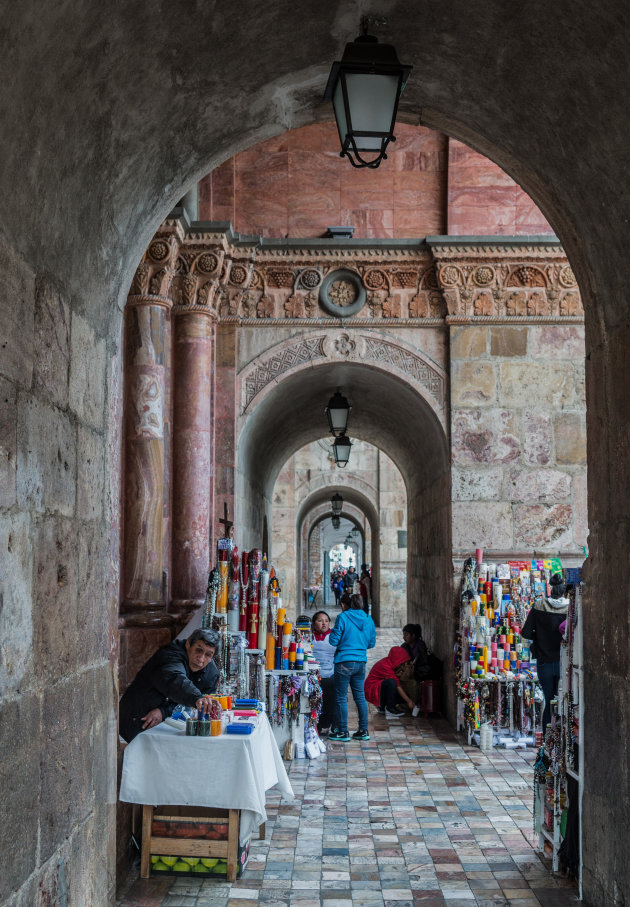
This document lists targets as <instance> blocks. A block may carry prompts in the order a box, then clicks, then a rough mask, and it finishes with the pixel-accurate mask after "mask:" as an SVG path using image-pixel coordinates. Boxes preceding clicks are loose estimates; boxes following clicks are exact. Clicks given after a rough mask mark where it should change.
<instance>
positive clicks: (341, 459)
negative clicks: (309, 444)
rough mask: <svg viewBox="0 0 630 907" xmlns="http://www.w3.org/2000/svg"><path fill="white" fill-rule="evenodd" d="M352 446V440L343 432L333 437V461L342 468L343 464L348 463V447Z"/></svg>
mask: <svg viewBox="0 0 630 907" xmlns="http://www.w3.org/2000/svg"><path fill="white" fill-rule="evenodd" d="M351 447H352V441H351V440H350V438H348V437H347V435H346V434H345V433H344V434H343V435H339V437H337V438H335V441H334V444H333V453H334V455H335V463H336V464H337V466H339V468H340V469H343V468H344V466H347V465H348V460H349V459H350V448H351Z"/></svg>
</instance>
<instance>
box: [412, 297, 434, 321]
mask: <svg viewBox="0 0 630 907" xmlns="http://www.w3.org/2000/svg"><path fill="white" fill-rule="evenodd" d="M428 316H429V300H428V297H427V294H426V293H417V294H416V295H415V296H414V297H412V299H410V300H409V317H410V318H428Z"/></svg>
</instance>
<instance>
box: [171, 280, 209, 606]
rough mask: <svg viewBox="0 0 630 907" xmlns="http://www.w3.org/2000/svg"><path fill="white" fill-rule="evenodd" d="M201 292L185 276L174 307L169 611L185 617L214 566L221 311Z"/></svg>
mask: <svg viewBox="0 0 630 907" xmlns="http://www.w3.org/2000/svg"><path fill="white" fill-rule="evenodd" d="M196 293H197V278H196V276H194V275H192V274H188V275H186V276H185V277H184V278H183V280H182V292H181V299H182V304H181V305H176V306H175V307H174V308H173V529H172V565H173V566H172V586H171V603H170V606H169V610H170V611H171V613H172V614H173V615H175V616H177V617H178V618H179V619H180V620H181V621H182V622H183V621H185V620H186V618H187V617H189V616H190V615H191V614H192V613H193V612H194V611H195V610H196V609H197V608H199V607H201V605H203V602H204V600H205V593H206V586H207V583H208V569H209V566H210V519H211V512H212V511H211V496H212V473H213V469H212V455H213V451H212V380H213V372H214V334H215V321H216V314H215V312H214V310H213V309H212V308H211V307H210V306H209V305H207V304H202V303H198V302H196ZM203 298H204V297H203V296H202V299H203ZM206 298H207V297H206Z"/></svg>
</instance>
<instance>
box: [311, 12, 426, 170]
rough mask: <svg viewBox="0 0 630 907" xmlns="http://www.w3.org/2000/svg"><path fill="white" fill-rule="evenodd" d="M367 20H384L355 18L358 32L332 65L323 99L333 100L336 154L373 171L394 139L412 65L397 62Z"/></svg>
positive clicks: (393, 50)
mask: <svg viewBox="0 0 630 907" xmlns="http://www.w3.org/2000/svg"><path fill="white" fill-rule="evenodd" d="M372 22H378V23H379V24H386V22H387V20H386V19H378V20H376V19H373V18H371V17H368V16H363V17H362V18H361V30H362V32H363V34H361V35H359V37H358V38H356V39H355V40H354V41H351V42H350V43H349V44H346V49H345V50H344V52H343V57H342V58H341V62H338V63H333V65H332V69H331V70H330V76H329V77H328V84H327V85H326V91H325V93H324V100H326V101H332V104H333V109H334V111H335V119H336V121H337V129H338V131H339V139H340V141H341V157H344V156H345V157H347V158H348V160H349V161H350V163H351V164H352V166H353V167H369V168H371V169H376V167H378V166H379V164H380V163H381V161H382V160H383V158H386V157H387V154H386V151H387V146H388V145H389V143H390V142H395V141H396V136H395V135H394V126H395V124H396V113H397V112H398V102H399V101H400V95H401V94H402V91H403V88H404V87H405V84H406V82H407V79H408V78H409V73H410V72H411V70H412V69H413V66H405V65H403V64H402V63H400V61H399V60H398V56H397V54H396V51H395V49H394V47H393V46H392V45H391V44H379V43H378V39H377V38H375V37H374V36H373V35H368V33H367V30H368V26H369V25H370V24H371V23H372ZM365 155H372V157H369V158H368V157H365Z"/></svg>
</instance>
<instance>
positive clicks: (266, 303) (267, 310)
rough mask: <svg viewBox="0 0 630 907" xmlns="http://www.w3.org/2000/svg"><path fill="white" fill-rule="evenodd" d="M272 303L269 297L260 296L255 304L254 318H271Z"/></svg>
mask: <svg viewBox="0 0 630 907" xmlns="http://www.w3.org/2000/svg"><path fill="white" fill-rule="evenodd" d="M273 315H274V312H273V301H272V299H271V297H270V296H261V297H260V299H259V300H258V302H257V303H256V318H273Z"/></svg>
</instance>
